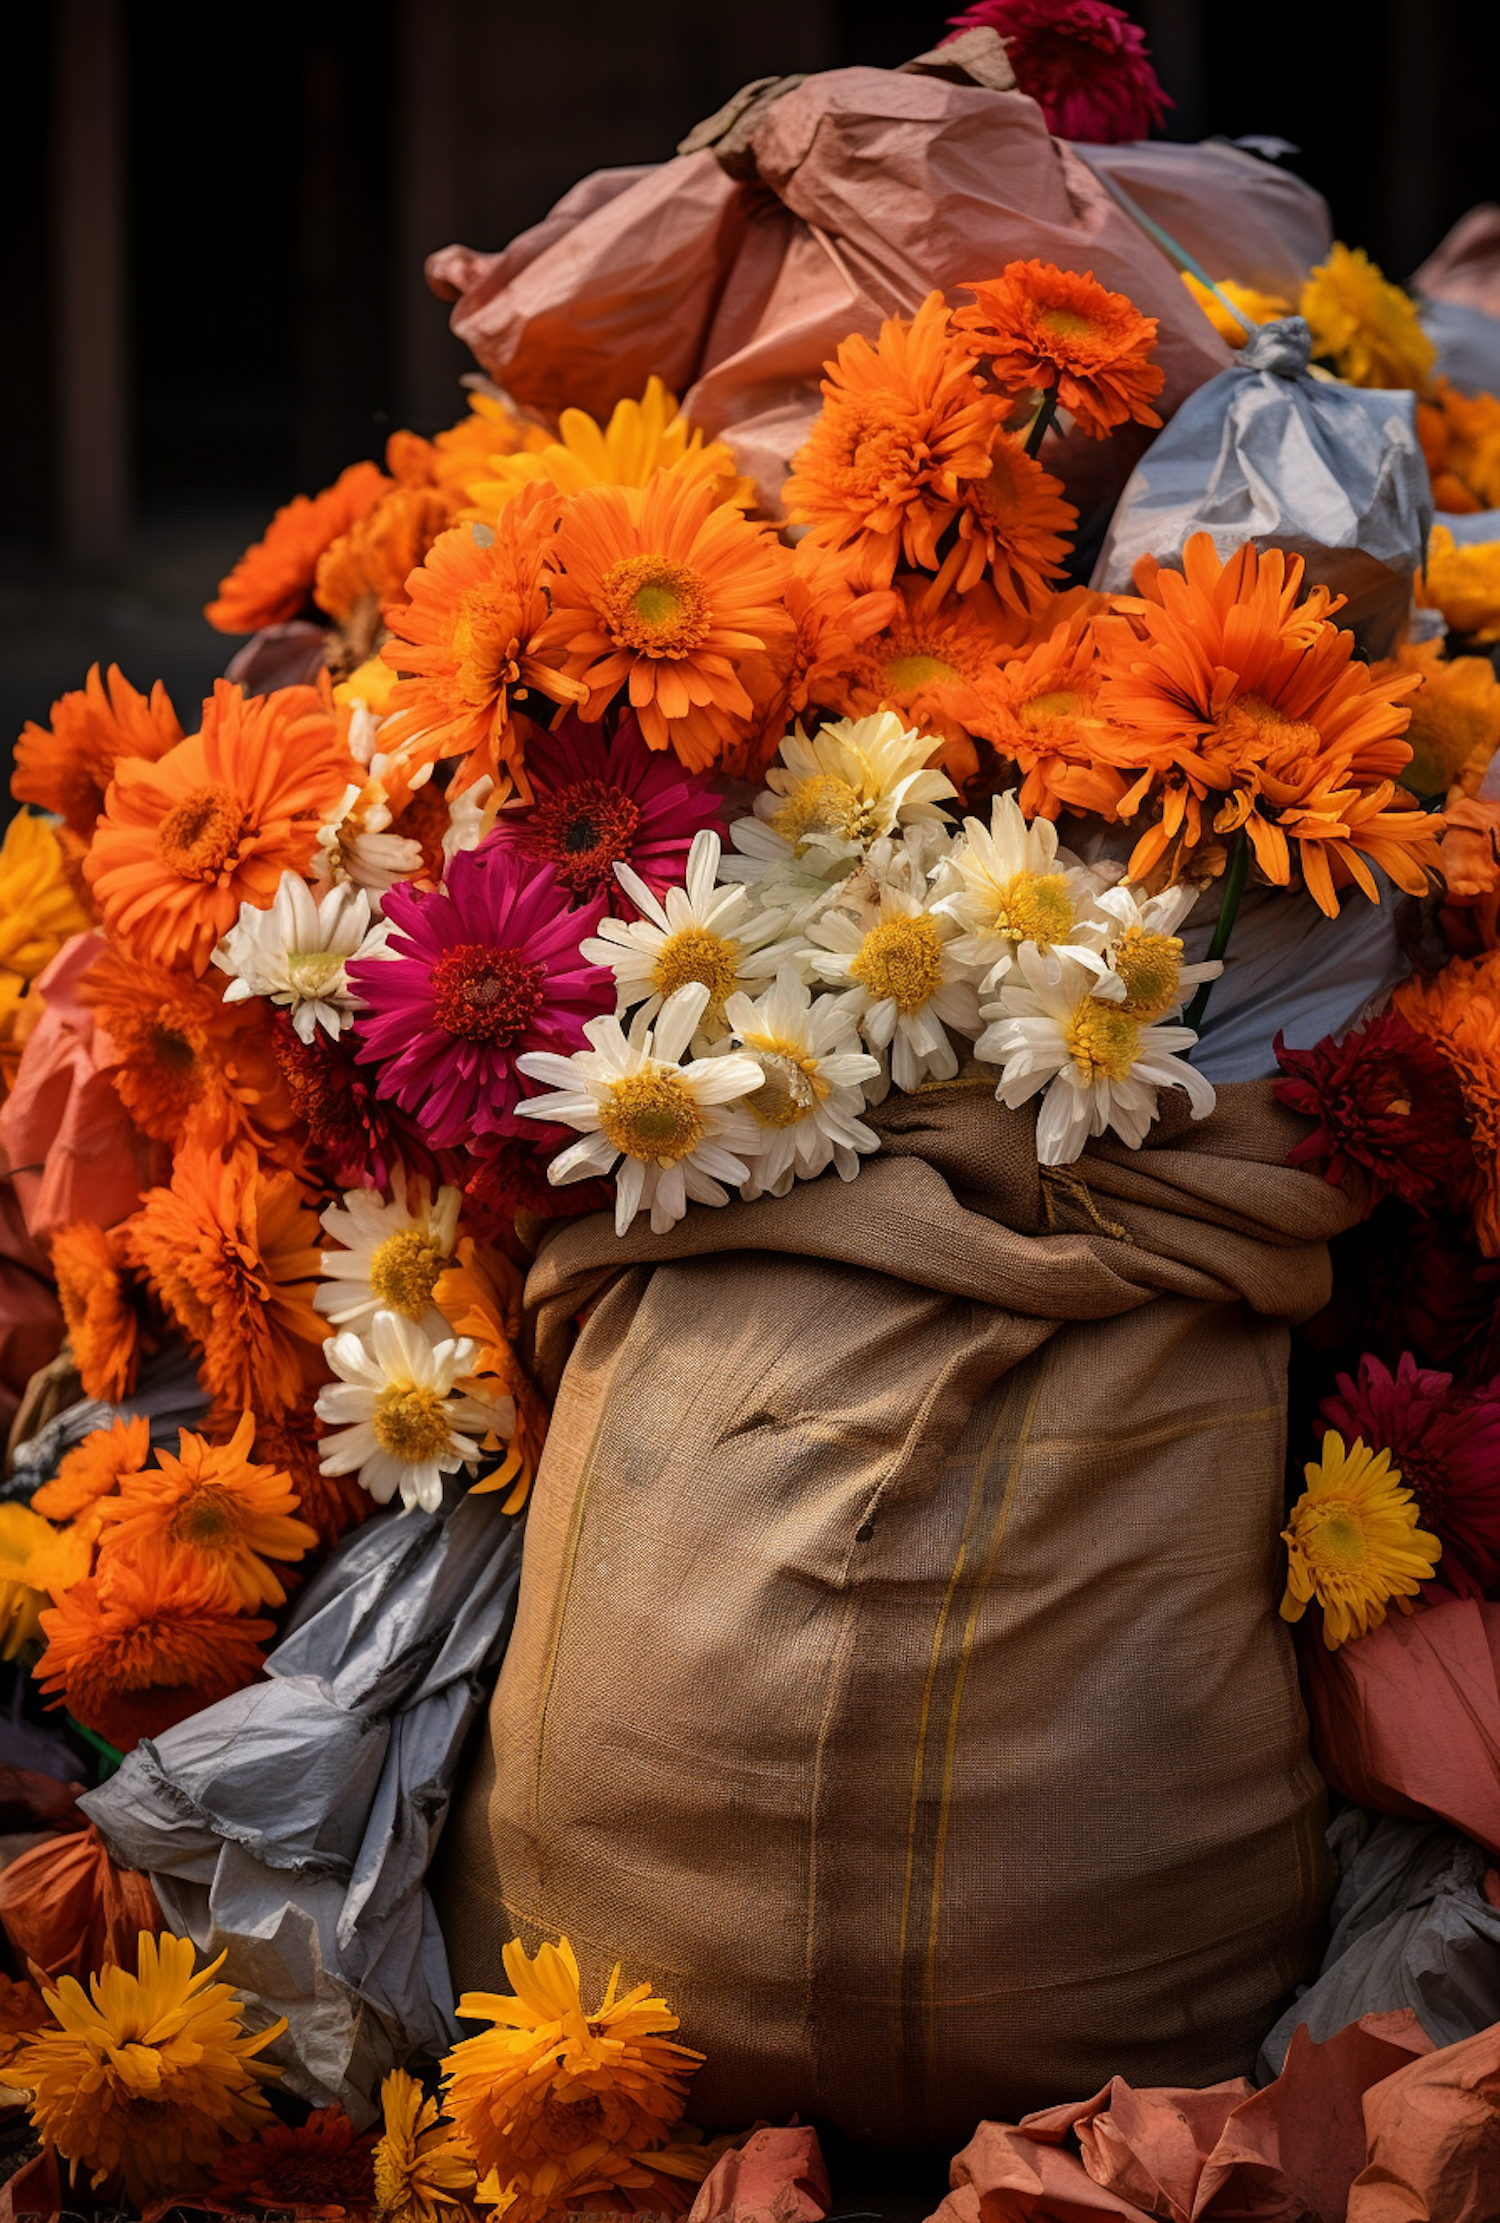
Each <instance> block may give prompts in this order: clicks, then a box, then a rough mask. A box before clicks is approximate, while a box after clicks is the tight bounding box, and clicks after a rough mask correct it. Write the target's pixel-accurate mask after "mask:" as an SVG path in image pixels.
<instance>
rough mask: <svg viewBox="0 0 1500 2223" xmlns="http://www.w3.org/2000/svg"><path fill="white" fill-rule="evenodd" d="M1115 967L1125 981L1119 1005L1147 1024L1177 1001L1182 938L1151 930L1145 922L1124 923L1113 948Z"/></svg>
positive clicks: (1144, 1024)
mask: <svg viewBox="0 0 1500 2223" xmlns="http://www.w3.org/2000/svg"><path fill="white" fill-rule="evenodd" d="M1115 971H1116V972H1117V973H1118V974H1119V976H1120V978H1121V979H1122V980H1123V981H1124V983H1125V1002H1124V1004H1123V1006H1122V1007H1121V1008H1122V1009H1123V1010H1125V1011H1127V1012H1128V1013H1129V1014H1130V1016H1131V1018H1132V1019H1139V1020H1140V1022H1141V1024H1142V1025H1143V1026H1149V1025H1150V1023H1151V1021H1152V1020H1153V1019H1159V1018H1160V1017H1161V1015H1162V1013H1163V1012H1164V1011H1170V1010H1171V1008H1172V1006H1173V1004H1174V1003H1176V1002H1177V1001H1178V988H1177V983H1178V979H1179V977H1180V975H1181V972H1182V942H1181V940H1180V939H1179V937H1178V936H1177V935H1176V934H1153V933H1151V932H1150V931H1149V930H1148V929H1147V928H1146V927H1144V926H1127V927H1126V929H1125V931H1124V933H1123V934H1122V935H1121V936H1120V941H1119V945H1118V947H1117V948H1116V950H1115Z"/></svg>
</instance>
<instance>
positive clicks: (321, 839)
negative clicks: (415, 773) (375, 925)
mask: <svg viewBox="0 0 1500 2223" xmlns="http://www.w3.org/2000/svg"><path fill="white" fill-rule="evenodd" d="M384 761H385V759H384V758H381V757H377V759H376V762H377V763H383V762H384ZM390 824H391V811H390V805H389V803H388V802H387V801H386V792H385V788H384V786H383V785H382V784H381V782H380V780H379V779H378V778H377V777H375V776H374V775H372V776H371V777H370V778H369V779H368V780H366V781H365V783H364V785H363V786H362V787H354V786H350V787H346V788H345V789H344V792H343V795H342V797H341V798H340V801H339V806H338V808H337V810H336V811H335V812H334V814H333V816H332V817H331V818H330V819H328V820H326V821H325V823H324V824H323V825H321V826H320V827H319V828H318V839H317V846H316V848H315V849H314V851H313V860H312V874H313V878H314V879H315V880H317V881H319V882H320V883H322V884H323V885H325V886H329V887H346V886H347V887H354V888H360V889H362V890H363V891H364V893H365V894H366V895H367V896H368V897H369V899H370V909H371V910H372V911H373V912H374V914H375V916H376V917H377V918H378V917H379V916H380V907H381V904H382V903H383V902H384V900H385V898H386V896H387V895H389V893H390V891H391V889H392V888H393V887H395V886H396V885H397V883H398V882H399V881H401V880H409V879H411V877H412V875H413V874H414V873H417V872H420V871H421V869H422V844H421V843H420V842H419V841H412V840H411V839H410V838H409V837H408V836H407V835H405V834H393V833H391V832H390V830H389V828H390Z"/></svg>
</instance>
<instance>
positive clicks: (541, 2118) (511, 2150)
mask: <svg viewBox="0 0 1500 2223" xmlns="http://www.w3.org/2000/svg"><path fill="white" fill-rule="evenodd" d="M504 1960H505V1973H506V1975H507V1976H508V1977H509V1978H510V1980H511V1983H512V1985H513V1986H514V1987H515V1990H514V1995H513V1996H504V1995H502V1994H500V1993H497V1992H465V1994H464V1996H463V1998H462V1999H461V2000H460V2001H459V2003H458V2012H459V2014H460V2015H461V2016H462V2017H463V2018H464V2019H465V2020H466V2021H470V2022H490V2023H493V2024H495V2025H496V2027H495V2028H494V2029H491V2030H486V2031H484V2032H483V2033H482V2034H481V2035H480V2036H479V2037H477V2038H465V2039H464V2040H463V2041H462V2043H461V2044H460V2045H457V2046H455V2048H454V2050H453V2051H452V2053H450V2054H449V2055H448V2057H447V2059H446V2060H445V2061H444V2063H443V2068H444V2070H445V2072H446V2083H445V2095H446V2105H447V2110H448V2113H449V2115H450V2116H451V2117H452V2119H453V2122H454V2123H455V2125H456V2126H457V2128H458V2131H459V2133H460V2135H461V2136H462V2138H463V2140H464V2142H465V2144H466V2145H467V2147H468V2149H469V2151H470V2152H471V2153H472V2154H473V2156H474V2160H475V2163H476V2166H477V2167H478V2169H479V2170H480V2171H481V2172H483V2173H484V2174H485V2175H486V2176H487V2175H489V2173H490V2172H491V2171H493V2172H494V2174H495V2177H496V2181H497V2184H498V2185H499V2186H503V2187H505V2188H506V2189H507V2190H508V2191H509V2192H511V2193H512V2194H514V2195H516V2196H517V2202H518V2205H517V2214H518V2215H522V2214H525V2213H526V2212H527V2208H528V2204H529V2203H530V2202H537V2203H546V2202H548V2201H551V2202H554V2203H556V2205H557V2206H558V2207H560V2208H561V2207H565V2206H568V2205H576V2204H577V2202H578V2200H579V2199H580V2198H581V2197H582V2196H583V2194H585V2193H586V2192H597V2191H607V2190H610V2189H612V2188H614V2187H616V2186H621V2185H644V2184H648V2183H649V2182H650V2175H651V2172H652V2171H653V2170H656V2171H665V2172H666V2173H668V2174H670V2175H673V2176H683V2177H687V2178H690V2179H695V2178H698V2177H701V2176H703V2175H704V2174H705V2173H706V2167H707V2157H706V2156H705V2155H704V2153H703V2152H702V2151H701V2150H700V2149H692V2148H678V2147H666V2148H663V2147H662V2145H661V2141H662V2140H663V2139H664V2138H665V2136H666V2134H667V2132H668V2131H669V2130H670V2129H671V2127H672V2125H673V2124H674V2123H676V2122H677V2121H678V2120H679V2118H680V2117H681V2114H682V2110H683V2106H684V2104H685V2102H686V2099H687V2080H688V2078H689V2077H690V2076H691V2075H692V2073H693V2071H694V2069H695V2068H696V2067H697V2065H698V2063H699V2062H700V2061H701V2060H702V2058H703V2056H702V2055H701V2054H699V2053H694V2052H692V2051H690V2049H689V2048H688V2047H687V2046H683V2045H677V2044H675V2043H673V2042H672V2041H671V2040H670V2039H668V2038H666V2037H665V2036H664V2035H663V2034H662V2033H664V2032H665V2031H668V2030H675V2029H676V2028H677V2017H676V2016H675V2015H674V2014H673V2013H672V2012H671V2010H670V2009H669V2008H668V2006H667V2003H666V2001H665V2000H664V1999H658V1998H653V1997H652V1996H651V1987H650V1985H649V1984H637V1985H636V1986H635V1988H634V1989H633V1990H632V1991H628V1992H626V1993H624V1994H623V1995H622V1996H617V1993H618V1986H619V1980H620V1971H619V1967H618V1966H616V1968H615V1971H614V1974H613V1975H612V1976H611V1977H610V1980H609V1985H608V1988H607V1990H606V1991H605V1994H604V1998H603V2001H602V2003H601V2004H600V2006H599V2007H598V2008H597V2009H596V2010H595V2011H594V2012H593V2013H592V2014H590V2013H589V2012H588V2011H587V2009H586V2008H585V2007H584V2005H583V2001H582V1999H581V1997H580V1995H579V1989H578V1961H577V1958H576V1957H575V1955H574V1952H573V1948H572V1946H571V1945H570V1944H569V1943H568V1941H567V1939H566V1938H563V1939H562V1940H561V1941H560V1943H559V1944H557V1945H543V1946H541V1947H540V1948H539V1950H538V1952H537V1955H536V1958H535V1960H528V1959H527V1957H526V1953H525V1950H524V1949H523V1947H522V1946H521V1945H520V1944H519V1943H517V1942H515V1941H514V1940H513V1941H512V1942H511V1943H510V1944H509V1945H507V1946H506V1948H505V1953H504ZM648 2149H654V2150H650V2151H648Z"/></svg>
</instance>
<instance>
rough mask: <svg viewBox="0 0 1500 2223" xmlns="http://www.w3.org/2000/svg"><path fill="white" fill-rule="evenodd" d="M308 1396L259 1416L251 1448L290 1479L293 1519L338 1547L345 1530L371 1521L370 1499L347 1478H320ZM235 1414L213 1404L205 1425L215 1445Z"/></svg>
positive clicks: (318, 1429) (315, 1423)
mask: <svg viewBox="0 0 1500 2223" xmlns="http://www.w3.org/2000/svg"><path fill="white" fill-rule="evenodd" d="M314 1403H315V1398H314V1396H313V1395H312V1394H309V1395H308V1396H306V1397H304V1398H302V1399H301V1400H300V1401H299V1402H298V1403H297V1404H296V1405H294V1406H293V1408H292V1410H291V1411H290V1412H289V1413H284V1414H283V1415H282V1416H281V1418H280V1419H277V1420H263V1419H261V1418H259V1417H257V1419H256V1422H255V1437H254V1441H253V1443H252V1446H251V1449H252V1452H253V1455H254V1457H255V1458H256V1459H258V1460H259V1461H260V1462H261V1464H262V1465H264V1466H267V1467H273V1468H274V1469H275V1470H276V1472H277V1473H278V1474H284V1475H286V1476H288V1477H289V1479H290V1481H291V1485H292V1488H293V1490H294V1491H295V1492H296V1497H297V1517H298V1519H299V1520H300V1521H306V1522H307V1524H308V1526H309V1527H310V1528H312V1529H314V1530H315V1531H316V1533H317V1538H318V1542H319V1543H320V1544H323V1545H331V1544H336V1543H337V1542H338V1540H339V1538H340V1537H341V1536H342V1535H343V1534H344V1533H345V1531H346V1530H347V1529H351V1528H354V1527H357V1526H358V1524H359V1523H360V1522H361V1521H363V1520H367V1519H368V1518H369V1512H370V1500H369V1498H368V1497H367V1495H366V1494H365V1492H364V1491H363V1490H362V1489H361V1488H360V1486H359V1484H358V1482H357V1481H356V1480H355V1479H354V1478H353V1476H351V1475H343V1474H337V1475H334V1474H324V1472H323V1470H322V1468H321V1467H320V1466H319V1464H318V1451H319V1438H320V1436H321V1433H322V1426H323V1424H322V1422H321V1421H320V1420H319V1419H318V1417H317V1414H316V1413H315V1411H314V1409H313V1407H314ZM237 1425H238V1416H237V1415H234V1414H231V1413H230V1412H229V1411H228V1410H227V1408H226V1407H225V1406H223V1405H222V1404H221V1405H217V1406H215V1407H214V1408H213V1410H212V1411H211V1412H210V1413H209V1415H208V1418H207V1420H206V1421H205V1422H204V1433H205V1434H206V1435H208V1436H210V1437H211V1438H212V1439H213V1441H214V1442H215V1443H221V1442H223V1441H225V1440H226V1439H227V1438H228V1437H229V1436H231V1435H232V1434H233V1433H234V1429H235V1427H236V1426H237Z"/></svg>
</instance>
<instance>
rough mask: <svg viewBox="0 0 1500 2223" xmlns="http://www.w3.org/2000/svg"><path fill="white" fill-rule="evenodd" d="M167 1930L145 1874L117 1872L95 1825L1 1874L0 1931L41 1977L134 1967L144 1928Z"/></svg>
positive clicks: (82, 1976)
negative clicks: (163, 1926) (116, 1965)
mask: <svg viewBox="0 0 1500 2223" xmlns="http://www.w3.org/2000/svg"><path fill="white" fill-rule="evenodd" d="M161 1926H162V1919H161V1909H160V1908H159V1907H158V1906H157V1903H156V1894H155V1892H154V1891H153V1890H152V1889H151V1881H150V1878H149V1877H148V1876H142V1875H137V1874H136V1872H135V1870H134V1869H132V1868H117V1867H116V1865H115V1863H114V1862H113V1861H112V1860H111V1859H110V1857H109V1854H108V1853H107V1852H106V1851H105V1849H104V1840H103V1839H102V1838H101V1837H100V1835H99V1832H98V1830H97V1829H95V1828H94V1826H93V1824H92V1823H90V1824H89V1826H88V1828H87V1829H84V1830H81V1831H79V1832H78V1833H77V1834H76V1835H73V1836H67V1837H51V1838H49V1839H48V1840H47V1842H46V1843H45V1844H44V1845H33V1847H32V1848H31V1851H30V1852H25V1853H22V1855H21V1857H20V1859H19V1860H13V1861H12V1862H11V1864H10V1866H9V1867H8V1868H7V1869H6V1870H5V1871H4V1873H3V1874H0V1928H3V1929H4V1931H5V1935H6V1937H7V1939H8V1940H9V1943H10V1947H11V1951H12V1952H13V1953H14V1954H15V1955H16V1957H17V1960H18V1961H19V1963H20V1965H21V1966H22V1967H23V1968H24V1967H25V1966H26V1964H27V1963H28V1962H34V1963H35V1965H36V1966H37V1967H38V1968H39V1969H40V1970H41V1971H42V1973H43V1975H44V1976H50V1977H52V1978H54V1979H55V1978H57V1977H59V1976H76V1977H77V1978H78V1980H79V1982H80V1983H86V1982H87V1980H88V1978H89V1977H90V1976H91V1975H93V1974H94V1972H95V1971H96V1970H97V1969H101V1968H106V1967H109V1966H111V1965H112V1964H118V1963H124V1964H128V1965H129V1966H130V1967H132V1968H133V1967H134V1966H135V1957H136V1941H137V1939H138V1937H139V1936H140V1933H141V1931H142V1930H151V1931H153V1932H154V1931H157V1930H159V1929H160V1928H161Z"/></svg>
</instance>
